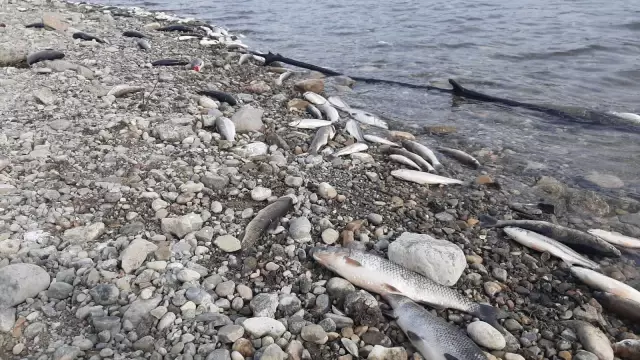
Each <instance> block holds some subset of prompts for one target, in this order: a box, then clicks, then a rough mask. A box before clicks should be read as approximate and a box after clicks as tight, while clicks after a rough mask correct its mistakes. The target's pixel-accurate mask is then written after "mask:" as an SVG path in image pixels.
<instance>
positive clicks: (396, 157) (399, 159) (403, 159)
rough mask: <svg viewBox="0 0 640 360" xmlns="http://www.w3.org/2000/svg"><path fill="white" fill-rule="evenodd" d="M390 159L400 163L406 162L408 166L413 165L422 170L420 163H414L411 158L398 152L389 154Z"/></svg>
mask: <svg viewBox="0 0 640 360" xmlns="http://www.w3.org/2000/svg"><path fill="white" fill-rule="evenodd" d="M389 159H391V160H393V161H395V162H397V163H400V164H404V165H407V166H411V167H412V168H414V169H416V170H420V166H418V164H416V163H414V162H413V161H411V159H409V158H407V157H404V156H402V155H398V154H390V155H389Z"/></svg>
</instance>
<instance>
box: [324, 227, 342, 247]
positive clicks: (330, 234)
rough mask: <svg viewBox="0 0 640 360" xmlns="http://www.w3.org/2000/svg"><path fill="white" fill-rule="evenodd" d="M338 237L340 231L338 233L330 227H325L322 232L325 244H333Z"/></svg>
mask: <svg viewBox="0 0 640 360" xmlns="http://www.w3.org/2000/svg"><path fill="white" fill-rule="evenodd" d="M339 237H340V233H338V231H337V230H335V229H332V228H328V229H325V230H324V231H323V232H322V241H323V242H324V243H325V244H329V245H331V244H334V243H335V242H336V241H338V238H339Z"/></svg>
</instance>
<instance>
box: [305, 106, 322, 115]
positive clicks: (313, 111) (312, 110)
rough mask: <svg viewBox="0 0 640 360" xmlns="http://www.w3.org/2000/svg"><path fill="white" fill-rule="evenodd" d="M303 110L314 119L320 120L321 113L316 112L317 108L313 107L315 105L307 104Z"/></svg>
mask: <svg viewBox="0 0 640 360" xmlns="http://www.w3.org/2000/svg"><path fill="white" fill-rule="evenodd" d="M305 110H307V112H308V113H309V115H311V116H313V117H314V118H316V119H322V113H321V112H320V110H318V108H317V107H315V105H313V104H308V105H307V106H306V107H305Z"/></svg>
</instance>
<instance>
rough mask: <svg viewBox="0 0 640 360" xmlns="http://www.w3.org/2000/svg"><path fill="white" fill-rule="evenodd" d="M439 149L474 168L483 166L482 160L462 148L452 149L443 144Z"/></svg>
mask: <svg viewBox="0 0 640 360" xmlns="http://www.w3.org/2000/svg"><path fill="white" fill-rule="evenodd" d="M437 150H438V151H440V152H441V153H443V154H445V155H449V156H451V157H452V158H454V159H456V160H458V161H460V162H461V163H463V164H466V165H469V166H471V167H473V168H476V169H477V168H479V167H480V166H481V165H480V162H479V161H478V160H477V159H476V158H474V157H473V156H471V155H469V154H467V153H466V152H464V151H462V150H458V149H451V148H447V147H442V146H440V147H438V148H437Z"/></svg>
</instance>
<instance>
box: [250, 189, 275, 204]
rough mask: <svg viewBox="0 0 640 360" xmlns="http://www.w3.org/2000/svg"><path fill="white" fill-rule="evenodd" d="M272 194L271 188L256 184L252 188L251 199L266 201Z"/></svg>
mask: <svg viewBox="0 0 640 360" xmlns="http://www.w3.org/2000/svg"><path fill="white" fill-rule="evenodd" d="M270 196H271V189H267V188H264V187H262V186H256V187H255V188H253V190H251V199H253V200H254V201H264V200H267V199H268V198H269V197H270Z"/></svg>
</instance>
